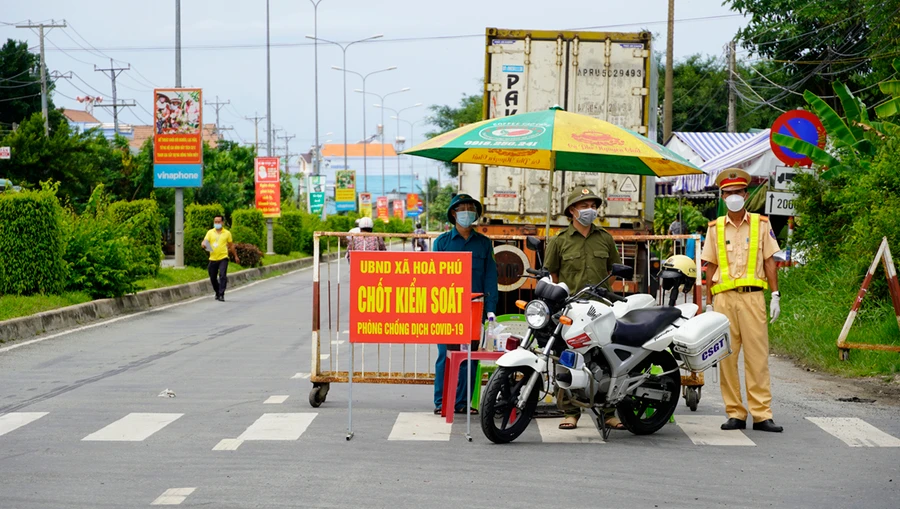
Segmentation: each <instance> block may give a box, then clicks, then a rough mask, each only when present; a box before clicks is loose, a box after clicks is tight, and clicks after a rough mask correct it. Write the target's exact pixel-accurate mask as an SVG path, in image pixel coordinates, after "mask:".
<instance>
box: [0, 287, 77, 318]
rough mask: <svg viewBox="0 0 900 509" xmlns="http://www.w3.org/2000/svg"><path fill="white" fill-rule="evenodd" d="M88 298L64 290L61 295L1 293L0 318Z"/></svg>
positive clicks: (70, 303)
mask: <svg viewBox="0 0 900 509" xmlns="http://www.w3.org/2000/svg"><path fill="white" fill-rule="evenodd" d="M90 300H91V297H90V296H89V295H88V294H86V293H82V292H66V293H63V294H61V295H28V296H23V295H3V296H0V320H9V319H10V318H19V317H21V316H28V315H33V314H35V313H40V312H42V311H50V310H51V309H56V308H61V307H65V306H74V305H75V304H82V303H85V302H89V301H90Z"/></svg>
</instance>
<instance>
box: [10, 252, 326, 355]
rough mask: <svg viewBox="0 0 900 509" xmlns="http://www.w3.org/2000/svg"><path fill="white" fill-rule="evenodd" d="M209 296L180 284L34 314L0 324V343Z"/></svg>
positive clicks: (205, 289)
mask: <svg viewBox="0 0 900 509" xmlns="http://www.w3.org/2000/svg"><path fill="white" fill-rule="evenodd" d="M335 256H336V255H335V254H331V255H328V256H327V257H325V256H323V257H322V261H323V262H324V261H327V259H329V258H334V257H335ZM312 264H313V259H312V257H308V258H300V259H299V260H291V261H287V262H282V263H276V264H273V265H267V266H265V267H258V268H254V269H245V270H242V271H239V272H235V273H233V274H228V286H229V287H230V288H234V287H237V286H241V285H243V284H247V283H249V282H251V281H254V280H256V279H259V278H261V277H263V276H265V275H267V274H271V273H272V272H276V271H287V272H291V271H295V270H300V269H305V268H307V267H311V266H312ZM211 294H212V284H211V283H210V282H209V280H203V281H195V282H193V283H185V284H183V285H176V286H168V287H165V288H157V289H154V290H145V291H142V292H137V293H134V294H130V295H124V296H122V297H117V298H114V299H98V300H93V301H91V302H85V303H83V304H76V305H74V306H67V307H64V308H59V309H53V310H50V311H44V312H41V313H36V314H34V315H30V316H23V317H19V318H11V319H9V320H3V321H0V343H8V342H10V341H18V340H21V339H26V338H31V337H33V336H37V335H40V334H46V333H48V332H55V331H59V330H63V329H69V328H72V327H77V326H81V325H85V324H88V323H90V322H93V321H97V320H105V319H108V318H114V317H116V316H119V315H125V314H130V313H136V312H139V311H146V310H148V309H152V308H154V307H158V306H163V305H166V304H172V303H176V302H179V301H183V300H188V299H191V298H194V297H201V296H203V295H211Z"/></svg>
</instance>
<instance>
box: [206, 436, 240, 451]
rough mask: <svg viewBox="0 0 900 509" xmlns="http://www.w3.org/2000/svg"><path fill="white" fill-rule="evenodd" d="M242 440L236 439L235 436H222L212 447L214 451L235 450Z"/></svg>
mask: <svg viewBox="0 0 900 509" xmlns="http://www.w3.org/2000/svg"><path fill="white" fill-rule="evenodd" d="M243 443H244V441H243V440H238V439H236V438H223V439H222V440H220V441H219V443H218V444H216V446H215V447H213V450H214V451H236V450H237V448H238V447H240V446H241V444H243Z"/></svg>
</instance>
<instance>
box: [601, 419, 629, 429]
mask: <svg viewBox="0 0 900 509" xmlns="http://www.w3.org/2000/svg"><path fill="white" fill-rule="evenodd" d="M606 426H607V427H608V428H610V429H619V430H622V429H625V425H624V424H622V421H620V420H619V418H618V417H616V416H612V417H607V419H606Z"/></svg>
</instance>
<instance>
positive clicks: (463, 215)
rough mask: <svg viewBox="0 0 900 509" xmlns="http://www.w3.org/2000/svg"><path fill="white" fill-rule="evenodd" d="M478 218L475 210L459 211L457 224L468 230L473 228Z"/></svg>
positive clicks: (457, 212)
mask: <svg viewBox="0 0 900 509" xmlns="http://www.w3.org/2000/svg"><path fill="white" fill-rule="evenodd" d="M475 219H476V216H475V211H474V210H457V211H456V222H457V223H458V224H459V225H460V226H462V227H463V228H468V227H470V226H472V223H474V222H475Z"/></svg>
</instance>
